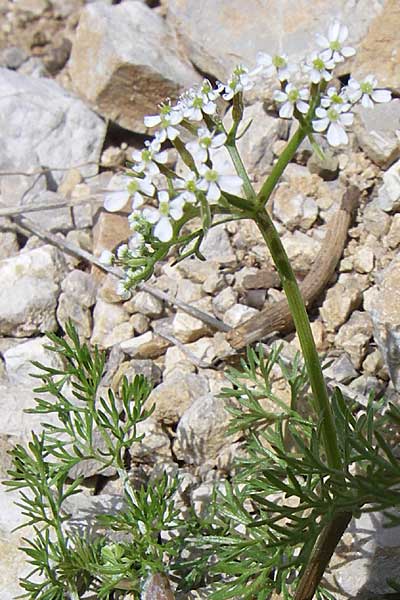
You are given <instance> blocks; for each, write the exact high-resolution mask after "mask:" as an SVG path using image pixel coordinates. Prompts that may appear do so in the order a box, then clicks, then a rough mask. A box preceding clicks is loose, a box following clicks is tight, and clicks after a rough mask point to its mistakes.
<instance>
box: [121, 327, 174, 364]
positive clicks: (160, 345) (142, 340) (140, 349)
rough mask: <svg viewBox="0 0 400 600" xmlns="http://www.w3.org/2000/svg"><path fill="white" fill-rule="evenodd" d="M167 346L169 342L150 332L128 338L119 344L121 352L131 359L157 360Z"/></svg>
mask: <svg viewBox="0 0 400 600" xmlns="http://www.w3.org/2000/svg"><path fill="white" fill-rule="evenodd" d="M169 345H170V342H167V340H165V339H164V338H162V337H160V336H159V335H157V334H155V333H153V332H152V331H147V332H146V333H143V335H139V336H138V337H134V338H129V339H127V340H125V341H123V342H121V344H120V346H121V350H123V352H125V354H127V355H128V356H131V357H132V358H157V356H161V354H164V352H165V350H166V348H168V346H169Z"/></svg>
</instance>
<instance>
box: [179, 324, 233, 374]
mask: <svg viewBox="0 0 400 600" xmlns="http://www.w3.org/2000/svg"><path fill="white" fill-rule="evenodd" d="M185 348H186V349H187V350H188V351H189V352H190V353H191V354H193V355H194V356H195V357H196V358H197V360H199V361H202V362H204V363H206V364H209V365H211V364H212V363H213V361H214V360H216V359H218V358H222V357H223V356H224V355H226V354H230V353H231V352H232V349H231V347H230V345H229V344H228V342H227V341H226V340H225V337H224V334H223V333H222V332H220V331H218V332H217V333H215V334H214V336H213V337H203V338H200V339H199V340H197V341H196V342H192V343H191V344H185ZM202 372H204V370H203V371H202ZM210 373H213V371H212V372H211V371H210ZM210 376H211V375H210Z"/></svg>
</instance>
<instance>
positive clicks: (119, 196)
mask: <svg viewBox="0 0 400 600" xmlns="http://www.w3.org/2000/svg"><path fill="white" fill-rule="evenodd" d="M130 181H131V178H130V177H127V176H126V175H121V174H117V175H114V176H113V177H111V179H110V181H109V182H108V186H107V193H106V195H105V197H104V208H105V209H106V210H107V211H108V212H117V211H119V210H122V209H123V208H124V206H125V204H126V203H127V202H128V200H129V198H130V195H131V193H130V192H129V191H128V184H129V183H130Z"/></svg>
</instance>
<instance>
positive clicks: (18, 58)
mask: <svg viewBox="0 0 400 600" xmlns="http://www.w3.org/2000/svg"><path fill="white" fill-rule="evenodd" d="M27 58H28V54H27V53H26V52H25V50H23V49H22V48H19V47H18V46H8V47H7V48H3V50H2V51H1V52H0V67H5V68H6V69H13V70H17V69H19V67H20V66H21V65H22V63H24V62H25V61H26V60H27Z"/></svg>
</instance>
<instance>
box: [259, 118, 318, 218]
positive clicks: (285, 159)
mask: <svg viewBox="0 0 400 600" xmlns="http://www.w3.org/2000/svg"><path fill="white" fill-rule="evenodd" d="M306 135H307V132H306V130H305V129H304V128H303V127H299V128H298V130H297V131H296V132H295V133H294V134H293V136H292V137H291V138H290V140H289V142H288V143H287V145H286V147H285V149H284V151H283V152H282V154H281V155H280V157H279V158H278V160H277V162H276V163H275V165H274V168H273V169H272V171H271V173H270V174H269V176H268V177H267V179H266V180H265V181H264V184H263V186H262V187H261V190H260V191H259V192H258V195H257V207H259V208H261V207H264V206H265V205H266V204H267V202H268V200H269V198H270V196H271V194H272V192H273V191H274V189H275V186H276V184H277V183H278V181H279V179H280V177H281V175H282V173H283V171H284V170H285V169H286V167H287V165H288V164H289V162H290V161H291V160H292V158H293V155H294V153H295V152H296V150H297V148H298V147H299V146H300V144H301V142H302V141H303V140H304V138H305V137H306Z"/></svg>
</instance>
